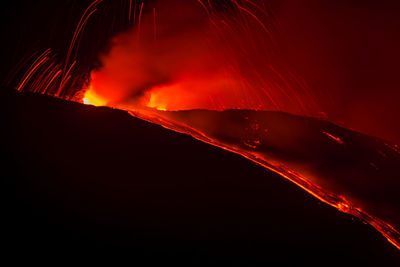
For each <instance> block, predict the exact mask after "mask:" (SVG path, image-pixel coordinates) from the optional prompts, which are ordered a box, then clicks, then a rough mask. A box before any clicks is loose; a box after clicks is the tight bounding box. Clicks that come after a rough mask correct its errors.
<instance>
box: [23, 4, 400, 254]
mask: <svg viewBox="0 0 400 267" xmlns="http://www.w3.org/2000/svg"><path fill="white" fill-rule="evenodd" d="M101 2H102V1H94V2H93V4H92V5H91V6H90V7H89V8H88V9H87V10H86V12H85V14H84V16H83V17H82V19H81V22H80V24H79V25H78V27H77V29H78V30H77V31H76V32H75V33H76V35H74V39H73V40H75V39H77V36H78V35H79V34H80V33H81V32H82V29H83V28H84V27H83V26H84V25H85V23H86V21H87V20H88V19H89V18H90V16H91V15H92V14H93V13H94V12H95V11H96V7H97V5H99V4H101ZM271 2H273V1H271ZM289 2H290V1H289ZM311 2H312V1H311ZM267 3H269V1H254V2H253V1H236V0H224V1H177V0H174V1H148V2H147V1H144V2H143V1H140V2H138V3H137V2H134V5H132V1H130V4H131V5H130V8H129V21H130V22H132V26H131V27H130V29H128V30H127V31H123V32H122V33H120V34H118V35H116V36H114V37H113V38H112V39H111V41H110V42H109V44H108V46H107V49H106V51H105V52H103V53H101V56H100V63H101V64H100V66H99V67H97V68H96V69H94V70H93V71H92V72H91V73H90V81H89V82H88V85H87V86H85V87H84V88H81V87H78V88H72V90H71V88H68V86H66V85H67V84H68V81H69V80H71V79H72V80H73V79H74V77H73V75H71V73H73V70H74V67H75V64H79V60H78V59H75V60H72V59H69V56H70V54H71V53H68V55H67V59H66V60H65V62H66V63H65V66H64V67H63V69H55V68H54V67H55V66H57V68H60V67H59V65H56V64H54V63H49V62H51V59H52V57H51V56H50V52H49V51H46V52H45V53H43V54H42V55H41V56H40V57H39V58H38V60H37V61H36V62H35V63H34V64H33V66H32V67H31V69H30V70H29V71H28V72H27V74H26V75H25V76H24V79H23V80H22V82H21V83H20V86H19V87H18V89H19V90H22V89H23V88H24V87H26V85H27V84H30V85H35V86H36V87H35V86H33V87H35V88H34V89H33V90H32V91H36V92H42V93H49V94H53V95H56V96H63V97H65V98H68V99H74V100H76V101H79V102H84V103H85V104H93V105H96V106H110V107H113V108H118V109H123V110H126V111H128V112H129V113H130V114H132V115H133V116H136V117H139V118H142V119H144V120H147V121H150V122H153V123H157V124H160V125H162V126H164V127H166V128H169V129H172V130H175V131H177V132H182V133H185V134H189V135H191V136H193V137H195V138H196V139H198V140H201V141H203V142H206V143H209V144H212V145H214V146H218V147H220V148H223V149H226V150H228V151H231V152H234V153H237V154H240V155H242V156H244V157H246V158H248V159H249V160H252V161H254V162H256V163H258V164H260V165H261V166H263V167H265V168H266V169H269V170H272V171H274V172H276V173H278V174H280V175H281V176H282V177H284V178H286V179H288V180H290V181H292V182H294V183H295V184H297V185H298V186H300V187H301V188H303V189H305V190H306V191H307V192H309V193H310V194H312V195H313V196H315V197H317V198H318V199H320V200H321V201H323V202H325V203H327V204H330V205H331V206H334V207H336V208H337V209H338V210H340V211H342V212H345V213H349V214H352V215H354V216H357V217H359V218H360V219H362V220H364V221H366V222H368V223H370V224H371V225H372V226H374V227H375V228H376V229H377V230H378V231H380V232H381V233H382V235H384V236H385V237H386V238H387V239H388V240H389V241H390V242H391V243H392V244H394V245H395V246H396V247H398V248H399V246H400V245H399V244H400V234H399V232H398V231H397V230H396V229H398V227H399V226H400V219H399V217H398V212H397V211H398V203H399V200H398V197H396V192H397V191H398V190H397V189H398V186H399V182H398V179H397V178H398V175H397V173H398V166H400V164H399V162H400V158H399V147H398V146H397V145H395V144H392V143H390V142H387V141H384V140H381V139H377V138H372V137H368V136H365V135H362V134H359V133H357V132H353V131H350V130H345V129H343V128H341V127H338V126H335V125H333V124H330V123H327V122H324V121H320V120H316V119H310V118H306V117H305V116H308V117H309V116H312V117H319V118H321V117H322V118H324V119H326V120H330V121H336V120H335V119H332V116H330V115H331V114H339V113H340V112H339V111H340V109H341V106H340V105H339V104H337V103H334V104H335V105H334V107H335V109H332V108H331V107H332V106H328V105H326V103H327V102H329V101H328V100H327V99H330V97H329V94H327V93H326V92H325V91H324V90H323V89H321V88H310V87H309V86H307V84H306V82H305V81H304V80H303V79H302V78H301V77H300V76H299V75H297V74H295V73H294V71H292V70H291V68H289V67H288V65H290V64H289V63H290V60H288V58H287V56H285V55H283V53H282V50H281V49H280V48H281V47H280V44H281V41H282V40H283V39H284V38H283V37H281V36H280V30H281V29H280V26H279V23H278V20H277V18H276V17H274V15H273V14H271V13H270V12H269V9H268V8H267V7H266V5H267ZM132 7H133V8H132ZM82 25H83V26H82ZM72 43H73V44H71V46H70V50H72V49H71V47H74V41H73V42H72ZM70 61H71V62H73V63H71V62H70ZM67 63H68V64H70V65H68V64H67ZM304 64H305V65H306V63H304ZM43 66H48V67H46V68H43ZM38 70H43V73H42V74H36V76H34V75H33V73H35V71H38ZM71 70H72V71H71ZM47 73H48V74H47ZM32 77H34V78H35V79H36V81H37V80H44V81H48V82H35V79H34V78H32ZM59 79H60V82H59V86H56V87H55V86H54V85H53V84H54V83H55V82H54V81H58V80H59ZM29 80H33V82H30V83H28V81H29ZM46 84H47V85H46ZM38 85H40V86H44V87H45V89H40V88H39V87H40V86H39V87H38ZM53 87H54V88H55V89H56V90H55V91H56V93H51V90H47V89H48V88H53ZM67 89H68V94H66V93H64V94H63V93H62V92H64V91H65V90H67ZM338 90H339V91H340V90H341V89H338ZM71 91H73V92H74V93H73V94H72V93H71ZM343 91H345V90H343ZM343 91H340V92H342V93H343ZM53 92H54V90H53ZM321 96H322V97H321ZM196 109H197V110H196ZM206 110H208V111H206ZM332 110H333V112H332ZM267 111H268V112H267ZM272 111H275V112H276V113H274V112H272ZM328 111H329V112H328ZM283 112H285V113H283ZM335 112H336V113H335ZM286 113H292V114H296V115H300V116H299V117H295V116H292V115H288V114H286ZM333 118H335V116H333ZM371 128H372V127H371Z"/></svg>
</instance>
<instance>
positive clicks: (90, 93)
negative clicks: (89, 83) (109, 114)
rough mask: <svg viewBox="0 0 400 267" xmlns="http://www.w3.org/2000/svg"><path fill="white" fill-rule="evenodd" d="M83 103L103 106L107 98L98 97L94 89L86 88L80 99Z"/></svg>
mask: <svg viewBox="0 0 400 267" xmlns="http://www.w3.org/2000/svg"><path fill="white" fill-rule="evenodd" d="M82 101H83V103H84V104H86V105H93V106H105V105H106V104H107V100H105V99H104V98H102V97H100V96H99V95H98V94H96V92H95V91H94V90H91V89H89V90H87V91H86V92H85V96H84V97H83V99H82Z"/></svg>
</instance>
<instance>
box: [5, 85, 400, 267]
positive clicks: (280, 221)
mask: <svg viewBox="0 0 400 267" xmlns="http://www.w3.org/2000/svg"><path fill="white" fill-rule="evenodd" d="M2 91H3V92H2V94H3V96H2V99H3V103H6V104H5V105H4V106H3V108H4V111H3V112H2V113H3V115H4V116H5V119H4V125H3V126H4V127H2V130H3V133H5V137H3V154H4V155H5V156H6V160H5V161H4V162H3V163H5V167H4V168H3V172H4V173H3V175H2V176H3V179H2V181H3V184H2V188H3V190H4V193H3V194H2V195H3V198H4V200H3V201H2V203H3V205H4V207H3V208H2V210H3V216H2V217H3V221H4V222H5V223H6V226H5V227H3V228H2V231H3V232H2V236H3V238H2V242H3V244H4V245H5V246H6V248H7V249H6V250H4V251H3V253H4V254H5V255H8V256H9V257H10V258H12V259H15V260H16V261H18V260H19V259H20V258H25V259H26V258H28V259H29V260H30V261H32V262H33V261H34V260H37V259H49V258H52V257H54V258H55V259H56V260H57V261H56V262H63V261H65V260H68V259H77V258H78V256H82V255H83V256H86V257H89V258H90V259H91V260H99V259H100V260H101V259H103V258H109V257H111V258H112V259H121V258H122V257H124V258H128V259H129V260H130V261H131V262H134V263H138V262H145V263H148V264H158V265H160V264H167V263H184V264H186V265H188V266H191V265H196V264H198V265H202V266H204V265H206V264H207V265H208V264H210V263H218V264H220V265H221V264H223V263H228V264H230V265H240V264H241V265H245V266H254V265H256V266H266V265H268V264H269V263H271V262H273V263H280V264H284V263H296V265H300V264H301V263H306V264H307V265H319V266H321V265H322V266H325V265H329V264H340V265H346V264H347V263H349V264H350V263H353V264H354V263H357V265H358V266H362V265H363V264H375V265H376V266H378V265H379V266H394V265H395V264H394V263H399V262H400V259H399V252H398V251H397V249H396V248H395V247H394V246H392V245H391V244H389V243H388V242H387V241H386V240H385V239H384V238H383V237H382V236H381V235H380V234H379V233H378V232H377V231H375V229H373V228H372V227H370V226H369V225H365V224H364V223H362V222H360V221H359V220H355V219H353V218H352V217H351V216H349V215H346V214H342V213H340V212H338V211H337V210H336V209H334V208H331V207H329V206H327V205H325V204H322V203H321V202H320V201H318V200H316V199H315V198H313V197H312V196H310V195H309V194H308V193H306V192H304V191H303V190H302V189H300V188H298V187H297V186H295V185H294V184H292V183H290V182H288V181H286V180H284V179H282V178H281V177H279V176H277V175H275V174H273V173H271V172H267V171H266V170H265V169H264V168H262V167H260V166H258V165H256V164H254V163H253V162H251V161H249V160H247V159H245V158H242V157H240V156H238V155H236V154H233V153H230V152H227V151H224V150H222V149H219V148H216V147H213V146H210V145H208V144H205V143H202V142H199V141H197V140H195V139H193V138H192V137H190V136H186V135H183V134H178V133H175V132H173V131H170V130H166V129H164V128H162V127H160V126H157V125H153V124H150V123H147V122H145V121H142V120H139V119H136V118H133V117H131V116H130V115H128V114H127V113H125V112H122V111H118V110H111V109H108V108H96V107H92V106H85V105H81V104H77V103H71V102H65V101H62V100H58V99H53V98H51V97H46V96H40V95H31V94H18V93H16V92H13V91H7V90H2Z"/></svg>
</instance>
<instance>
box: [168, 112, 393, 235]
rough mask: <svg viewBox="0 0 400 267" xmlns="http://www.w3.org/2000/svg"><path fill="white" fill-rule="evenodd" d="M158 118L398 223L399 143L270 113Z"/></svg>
mask: <svg viewBox="0 0 400 267" xmlns="http://www.w3.org/2000/svg"><path fill="white" fill-rule="evenodd" d="M160 113H161V114H163V113H164V112H160ZM164 116H166V117H168V118H170V119H172V120H176V121H178V122H179V123H183V124H184V125H187V126H190V127H191V128H193V129H195V130H196V131H199V132H200V133H201V134H202V135H205V136H207V137H208V138H211V139H212V140H216V141H217V142H219V143H221V144H223V145H226V146H228V147H233V148H234V150H239V153H241V152H244V153H246V155H254V157H255V161H257V159H261V163H262V162H266V163H267V164H268V163H270V164H271V165H272V167H275V166H276V168H277V169H278V171H279V169H280V166H281V165H284V166H285V168H289V170H290V171H295V172H296V173H298V174H300V175H302V176H303V177H305V178H306V179H308V180H309V181H311V182H312V183H313V184H315V185H318V186H320V187H321V188H322V189H324V190H326V191H327V192H328V193H333V194H335V195H336V196H338V197H339V198H340V197H344V198H345V199H346V200H348V201H350V202H351V204H352V205H354V206H355V207H358V208H362V209H363V210H364V211H366V212H368V213H369V214H371V215H373V216H375V217H378V218H379V219H382V220H384V221H386V222H389V223H390V224H392V225H393V226H395V227H396V226H397V227H400V212H399V211H400V195H399V192H400V147H399V146H397V145H395V144H392V143H390V142H388V141H385V140H382V139H378V138H375V137H371V136H368V135H365V134H361V133H358V132H355V131H352V130H348V129H344V128H342V127H339V126H337V125H334V124H332V123H329V122H326V121H323V120H319V119H315V118H308V117H303V116H295V115H291V114H287V113H282V112H276V111H254V110H226V111H222V112H220V111H207V110H189V111H175V112H166V115H164ZM257 162H259V161H257ZM304 186H305V188H308V185H307V184H305V185H304ZM316 190H318V189H316ZM311 191H313V190H311ZM314 193H315V191H314ZM327 198H329V196H327ZM336 201H339V202H341V200H340V199H337V200H334V201H333V202H336ZM328 202H329V201H328ZM334 204H336V203H334Z"/></svg>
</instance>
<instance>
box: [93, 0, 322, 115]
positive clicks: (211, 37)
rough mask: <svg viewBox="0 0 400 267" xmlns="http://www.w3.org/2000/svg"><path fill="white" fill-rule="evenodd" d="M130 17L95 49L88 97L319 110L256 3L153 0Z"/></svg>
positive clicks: (169, 105) (117, 102)
mask: <svg viewBox="0 0 400 267" xmlns="http://www.w3.org/2000/svg"><path fill="white" fill-rule="evenodd" d="M215 4H216V5H217V3H215ZM250 7H251V6H250ZM137 16H139V18H138V19H139V22H138V24H137V25H136V26H135V27H133V28H132V29H131V30H129V31H128V32H125V33H123V34H120V35H118V36H116V37H115V38H113V40H112V41H111V45H110V46H111V47H110V51H109V52H108V53H106V54H103V55H102V57H101V62H102V67H101V68H100V69H99V70H97V71H94V72H93V73H92V75H91V87H90V90H89V92H88V94H89V97H88V99H89V98H90V97H92V98H93V97H94V96H97V98H96V100H97V101H100V103H101V104H103V105H104V104H107V105H111V106H121V105H137V104H139V105H141V106H148V107H151V108H158V109H164V110H183V109H193V108H203V109H213V110H223V109H229V108H248V109H263V110H265V109H267V110H283V111H288V112H293V113H298V114H302V115H311V114H316V113H317V112H318V111H319V110H318V109H317V107H316V105H315V102H314V100H313V98H312V96H311V93H310V91H309V90H308V89H307V88H306V87H305V85H303V84H301V82H300V81H298V80H296V77H295V76H294V75H293V74H291V72H289V71H287V70H285V69H284V68H283V67H282V66H281V65H280V63H278V62H279V61H278V60H279V59H278V58H277V56H276V47H275V40H274V38H276V37H274V36H273V35H272V31H275V29H274V25H273V24H272V23H271V21H270V19H268V18H267V17H266V16H267V14H266V13H265V12H264V11H263V9H261V7H257V8H254V7H253V8H251V9H247V6H243V7H242V6H240V5H239V4H238V3H237V2H236V1H232V2H231V1H225V2H224V1H222V2H221V3H219V4H218V5H217V6H213V5H211V6H202V5H201V2H200V3H199V2H196V1H158V2H156V3H155V4H153V5H149V7H147V8H146V6H143V5H142V6H141V7H140V11H139V14H138V15H137ZM258 16H260V18H259V17H258ZM262 18H264V20H263V21H261V19H262ZM268 24H271V25H268ZM267 25H268V27H267ZM96 100H92V102H96ZM88 101H90V99H89V100H88Z"/></svg>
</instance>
